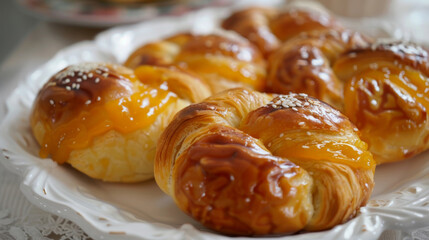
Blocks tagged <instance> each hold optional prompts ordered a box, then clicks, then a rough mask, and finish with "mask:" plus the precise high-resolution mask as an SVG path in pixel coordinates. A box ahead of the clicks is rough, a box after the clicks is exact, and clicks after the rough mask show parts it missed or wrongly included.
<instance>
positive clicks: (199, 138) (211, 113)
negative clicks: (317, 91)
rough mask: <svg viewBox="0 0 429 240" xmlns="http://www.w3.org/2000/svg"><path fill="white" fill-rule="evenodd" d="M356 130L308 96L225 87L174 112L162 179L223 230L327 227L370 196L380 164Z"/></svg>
mask: <svg viewBox="0 0 429 240" xmlns="http://www.w3.org/2000/svg"><path fill="white" fill-rule="evenodd" d="M270 100H271V102H270ZM354 129H355V127H354V125H353V124H352V123H351V122H350V121H349V120H348V119H347V118H346V117H345V116H343V115H342V114H341V113H339V112H338V111H337V110H334V109H333V108H331V107H330V106H329V105H327V104H324V103H322V102H320V101H318V100H316V99H312V98H308V97H307V96H305V95H297V94H290V95H282V96H279V97H276V98H274V99H273V97H272V96H270V95H267V94H262V93H257V92H254V91H250V90H243V89H233V90H229V91H225V92H222V93H220V94H217V95H214V96H212V97H210V98H207V99H206V100H205V101H204V102H202V103H199V104H194V105H191V106H189V107H187V108H185V109H183V110H182V111H180V112H179V113H178V114H177V115H176V117H175V118H174V120H173V121H172V122H171V124H170V125H169V126H168V127H167V128H166V130H165V131H164V132H163V134H162V136H161V138H160V140H159V142H158V149H157V153H156V160H155V180H156V182H157V183H158V185H159V186H160V187H161V189H162V190H163V191H164V192H166V193H167V194H169V195H170V196H171V197H173V199H174V200H175V202H176V204H177V205H178V206H179V207H180V208H181V209H182V210H183V211H185V212H186V213H188V214H189V215H191V216H192V217H193V218H195V219H197V220H198V221H200V222H201V223H202V224H204V225H205V226H207V227H209V228H211V229H214V230H216V231H220V232H223V233H227V234H233V235H264V234H285V233H293V232H296V231H300V230H303V229H304V230H323V229H328V228H331V227H333V226H335V225H337V224H340V223H343V222H345V221H347V220H348V219H350V218H351V217H353V216H354V215H355V214H356V211H357V210H358V209H359V207H360V206H363V205H364V204H365V203H366V202H367V200H368V199H369V196H370V194H371V192H372V188H373V174H374V169H375V163H374V161H373V159H372V155H371V153H369V152H368V151H367V145H366V144H365V143H364V142H362V141H361V140H360V139H359V137H358V135H357V132H355V130H354Z"/></svg>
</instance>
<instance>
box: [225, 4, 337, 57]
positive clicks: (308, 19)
mask: <svg viewBox="0 0 429 240" xmlns="http://www.w3.org/2000/svg"><path fill="white" fill-rule="evenodd" d="M222 27H223V28H225V29H228V30H233V31H236V32H237V33H239V34H240V35H242V36H244V37H245V38H247V39H249V40H250V41H251V42H252V43H253V44H255V45H256V46H257V47H258V48H259V49H260V50H261V51H262V53H263V54H264V55H265V56H268V55H269V54H270V53H271V52H273V51H274V50H276V49H277V48H278V47H279V45H280V43H281V42H284V41H286V40H289V39H291V38H293V37H295V36H297V35H299V34H300V33H303V32H311V31H316V30H326V29H331V30H341V29H343V27H342V26H341V24H340V23H338V21H337V20H335V19H334V18H333V17H332V16H330V15H328V14H325V13H320V12H316V11H310V10H303V9H289V10H288V11H283V12H281V11H278V10H276V9H272V8H261V7H252V8H248V9H244V10H241V11H238V12H235V13H234V14H232V15H231V16H230V17H228V18H227V19H225V20H224V21H223V23H222Z"/></svg>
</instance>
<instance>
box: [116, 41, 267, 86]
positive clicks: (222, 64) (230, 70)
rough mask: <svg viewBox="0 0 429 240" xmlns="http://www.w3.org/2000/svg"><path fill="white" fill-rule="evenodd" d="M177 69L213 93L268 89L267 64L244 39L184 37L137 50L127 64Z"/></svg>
mask: <svg viewBox="0 0 429 240" xmlns="http://www.w3.org/2000/svg"><path fill="white" fill-rule="evenodd" d="M124 65H125V66H127V67H129V68H133V69H134V68H136V67H137V66H141V65H156V66H175V67H177V68H180V69H182V70H184V71H187V72H189V73H192V74H195V75H196V76H199V77H201V79H203V80H204V81H205V82H206V84H207V85H208V86H209V87H210V89H211V91H212V92H213V93H217V92H220V91H223V90H225V89H230V88H234V87H250V88H252V89H256V90H263V89H264V88H265V71H266V70H265V68H266V65H265V60H264V59H263V57H262V55H261V53H260V52H259V50H258V49H257V48H255V47H254V46H253V45H251V44H250V43H249V42H248V41H247V40H246V39H243V38H241V37H238V36H237V37H231V36H229V35H227V34H224V35H220V34H209V35H193V34H190V33H183V34H178V35H175V36H172V37H170V38H167V39H163V40H160V41H157V42H153V43H149V44H146V45H143V46H141V47H140V48H138V49H136V50H135V51H134V52H133V53H132V54H131V55H130V56H129V58H128V59H127V60H126V62H125V63H124Z"/></svg>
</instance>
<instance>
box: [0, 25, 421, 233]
mask: <svg viewBox="0 0 429 240" xmlns="http://www.w3.org/2000/svg"><path fill="white" fill-rule="evenodd" d="M97 32H98V30H94V29H82V28H75V27H67V26H61V25H55V24H48V23H45V22H42V23H40V24H38V25H37V26H36V28H35V29H34V30H33V31H32V32H31V33H30V34H29V35H28V36H27V37H26V38H25V40H24V41H23V42H21V44H20V45H19V46H18V47H17V48H16V49H15V51H14V52H13V53H12V55H11V56H10V57H9V58H8V59H7V60H6V61H5V62H4V64H3V65H2V66H1V68H0V102H1V105H0V119H2V118H3V116H4V113H5V108H4V101H5V99H6V97H7V96H8V93H10V92H11V90H12V89H13V88H15V87H16V85H17V83H18V82H19V81H20V80H22V79H24V78H25V76H26V75H28V74H29V73H30V72H32V71H33V70H34V69H35V68H37V67H38V66H40V65H42V64H43V63H44V62H46V61H47V60H48V59H50V58H51V57H52V56H53V55H54V54H55V53H56V52H57V51H59V50H60V49H62V48H64V47H66V46H68V45H71V44H73V43H75V42H78V41H81V40H87V39H92V38H93V37H94V35H95V34H96V33H97ZM1 157H3V156H1ZM19 182H20V179H19V177H18V176H16V175H15V174H13V173H11V172H8V171H7V170H6V169H5V168H4V167H3V166H2V165H1V164H0V239H89V237H88V236H87V235H86V234H85V233H84V232H83V231H82V230H81V229H80V228H79V227H78V226H77V225H75V224H74V223H72V222H70V221H68V220H66V219H63V218H61V217H57V216H55V215H52V214H50V213H47V212H44V211H42V210H40V209H38V208H36V207H34V206H32V205H31V204H30V203H29V202H28V201H27V200H26V199H25V197H24V196H23V194H22V193H21V192H20V190H19ZM428 225H429V219H428ZM410 237H411V238H412V239H416V240H418V239H429V227H428V228H424V229H419V230H418V231H415V232H413V233H412V236H405V235H403V234H402V233H401V232H399V231H395V230H389V231H386V232H385V233H383V235H382V236H381V237H380V239H404V238H410Z"/></svg>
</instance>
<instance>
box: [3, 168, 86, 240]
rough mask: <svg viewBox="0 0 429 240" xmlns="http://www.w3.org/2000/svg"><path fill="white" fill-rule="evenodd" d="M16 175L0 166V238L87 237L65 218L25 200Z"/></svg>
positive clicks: (73, 239)
mask: <svg viewBox="0 0 429 240" xmlns="http://www.w3.org/2000/svg"><path fill="white" fill-rule="evenodd" d="M19 182H20V181H19V177H18V176H16V175H14V174H12V173H9V172H7V171H6V170H5V169H4V168H3V166H0V239H1V240H16V239H17V240H48V239H49V240H50V239H52V240H70V239H71V240H87V239H90V238H89V237H88V235H87V234H86V233H85V232H84V231H83V230H82V229H81V228H79V227H78V226H77V225H76V224H74V223H72V222H70V221H69V220H67V219H64V218H61V217H58V216H55V215H52V214H49V213H47V212H44V211H42V210H40V209H38V208H37V207H35V206H33V205H32V204H31V203H30V202H28V201H27V199H25V197H24V195H22V193H21V191H20V190H19V184H18V183H19Z"/></svg>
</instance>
